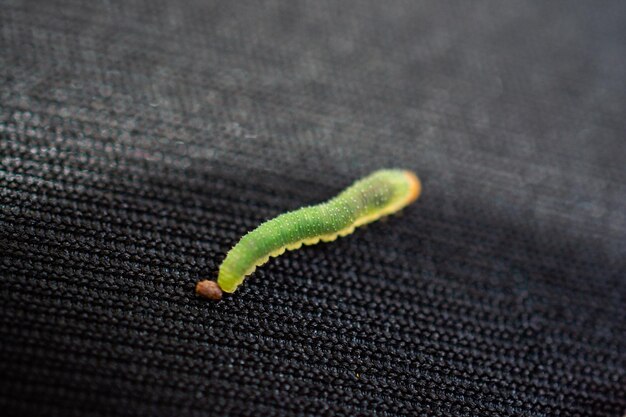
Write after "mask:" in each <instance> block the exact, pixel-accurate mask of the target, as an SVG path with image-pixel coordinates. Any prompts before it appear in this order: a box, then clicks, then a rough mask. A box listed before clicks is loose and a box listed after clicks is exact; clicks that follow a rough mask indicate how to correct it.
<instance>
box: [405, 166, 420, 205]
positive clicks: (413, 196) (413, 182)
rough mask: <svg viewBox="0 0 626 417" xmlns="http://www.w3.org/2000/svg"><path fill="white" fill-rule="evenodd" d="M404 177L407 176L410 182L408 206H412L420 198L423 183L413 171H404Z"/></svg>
mask: <svg viewBox="0 0 626 417" xmlns="http://www.w3.org/2000/svg"><path fill="white" fill-rule="evenodd" d="M404 175H406V177H407V179H408V181H409V196H408V198H407V204H410V203H412V202H413V201H415V200H417V197H419V196H420V194H421V193H422V182H421V181H420V179H419V178H417V175H415V173H413V172H412V171H404Z"/></svg>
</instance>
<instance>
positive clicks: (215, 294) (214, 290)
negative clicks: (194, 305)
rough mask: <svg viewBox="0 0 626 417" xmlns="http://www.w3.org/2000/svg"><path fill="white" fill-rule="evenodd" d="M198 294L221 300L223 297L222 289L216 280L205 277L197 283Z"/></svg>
mask: <svg viewBox="0 0 626 417" xmlns="http://www.w3.org/2000/svg"><path fill="white" fill-rule="evenodd" d="M196 294H198V295H199V296H201V297H205V298H208V299H209V300H215V301H219V300H221V299H222V295H223V293H222V289H221V288H220V286H219V285H218V284H217V282H215V281H210V280H208V279H205V280H204V281H199V282H198V283H197V284H196Z"/></svg>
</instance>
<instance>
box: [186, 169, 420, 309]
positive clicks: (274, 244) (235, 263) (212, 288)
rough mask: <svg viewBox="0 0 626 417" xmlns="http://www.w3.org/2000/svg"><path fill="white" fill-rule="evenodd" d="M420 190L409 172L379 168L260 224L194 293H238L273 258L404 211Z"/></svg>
mask: <svg viewBox="0 0 626 417" xmlns="http://www.w3.org/2000/svg"><path fill="white" fill-rule="evenodd" d="M420 192H421V183H420V181H419V179H418V178H417V176H415V174H414V173H413V172H411V171H404V170H399V169H386V170H380V171H376V172H374V173H372V174H370V175H369V176H367V177H365V178H363V179H361V180H359V181H357V182H355V183H354V184H353V185H352V186H350V187H348V188H347V189H345V190H344V191H343V192H341V193H340V194H339V195H338V196H336V197H335V198H333V199H331V200H329V201H327V202H325V203H321V204H318V205H316V206H309V207H303V208H301V209H298V210H295V211H291V212H288V213H285V214H281V215H280V216H278V217H276V218H274V219H271V220H268V221H266V222H265V223H262V224H261V225H260V226H259V227H257V228H256V229H254V230H253V231H251V232H249V233H248V234H246V235H245V236H244V237H242V238H241V240H240V241H239V243H237V245H235V247H233V248H232V249H231V250H230V252H228V254H227V255H226V259H224V262H222V265H221V266H220V270H219V274H218V278H217V282H215V281H209V280H204V281H200V282H198V284H197V285H196V292H197V293H198V294H199V295H201V296H204V297H207V298H210V299H213V300H219V299H220V298H222V292H228V293H232V292H234V291H235V290H236V289H237V287H239V285H241V283H242V282H243V280H244V279H245V277H246V276H248V275H250V274H251V273H253V272H254V270H255V269H256V267H257V266H260V265H263V264H264V263H265V262H267V261H268V260H269V258H270V257H276V256H279V255H282V254H283V253H284V252H285V251H286V250H292V249H298V248H300V247H301V246H302V245H303V244H304V245H313V244H316V243H318V242H319V241H320V240H321V241H324V242H330V241H333V240H335V239H336V238H337V237H339V236H346V235H348V234H350V233H352V232H353V231H354V228H355V227H358V226H361V225H363V224H366V223H370V222H373V221H375V220H378V219H379V218H381V217H382V216H386V215H388V214H391V213H394V212H396V211H398V210H400V209H402V208H403V207H405V206H406V205H408V204H410V203H412V202H413V201H415V199H416V198H417V197H418V196H419V194H420Z"/></svg>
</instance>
